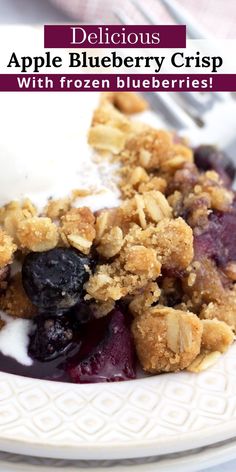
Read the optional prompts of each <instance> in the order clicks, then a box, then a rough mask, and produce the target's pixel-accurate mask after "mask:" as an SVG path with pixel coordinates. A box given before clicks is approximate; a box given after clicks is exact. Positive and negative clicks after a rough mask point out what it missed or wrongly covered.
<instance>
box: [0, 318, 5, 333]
mask: <svg viewBox="0 0 236 472" xmlns="http://www.w3.org/2000/svg"><path fill="white" fill-rule="evenodd" d="M5 324H6V323H5V321H4V320H2V319H1V318H0V330H1V329H2V328H3V327H4V326H5Z"/></svg>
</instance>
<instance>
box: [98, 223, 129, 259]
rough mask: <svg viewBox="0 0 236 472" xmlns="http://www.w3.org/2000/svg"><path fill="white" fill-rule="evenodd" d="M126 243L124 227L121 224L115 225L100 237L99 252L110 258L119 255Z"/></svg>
mask: <svg viewBox="0 0 236 472" xmlns="http://www.w3.org/2000/svg"><path fill="white" fill-rule="evenodd" d="M123 244H124V237H123V232H122V229H121V228H119V226H114V227H113V228H111V229H110V230H109V231H107V232H106V233H105V234H103V236H102V237H101V238H100V242H99V245H98V246H97V247H96V250H97V252H98V254H100V255H101V256H103V257H105V259H110V258H111V257H114V256H117V254H119V252H120V251H121V249H122V246H123Z"/></svg>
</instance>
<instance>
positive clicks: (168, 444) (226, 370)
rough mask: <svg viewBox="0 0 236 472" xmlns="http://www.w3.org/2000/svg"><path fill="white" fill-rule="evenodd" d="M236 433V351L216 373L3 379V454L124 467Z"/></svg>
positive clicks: (0, 419) (0, 385)
mask: <svg viewBox="0 0 236 472" xmlns="http://www.w3.org/2000/svg"><path fill="white" fill-rule="evenodd" d="M235 431H236V345H234V346H233V347H232V348H231V349H230V350H229V351H228V353H227V354H225V355H223V356H222V357H221V358H220V360H219V361H218V362H217V364H216V365H215V366H214V367H212V368H211V369H209V370H207V371H205V372H203V373H201V374H192V373H187V372H182V373H178V374H166V375H160V376H155V377H150V378H146V379H138V380H134V381H130V382H123V383H122V382H121V383H115V384H93V385H74V384H66V383H59V382H49V381H41V380H34V379H27V378H23V377H18V376H14V375H10V374H4V373H1V374H0V449H1V450H3V451H8V452H14V453H21V454H26V455H35V456H44V457H45V456H46V457H52V458H57V459H59V458H63V459H90V460H91V459H100V460H102V459H124V458H128V457H129V458H134V457H144V456H153V455H162V454H167V453H174V452H180V451H185V450H187V449H193V448H198V447H201V446H205V445H208V444H214V443H215V442H217V441H222V440H225V439H228V438H232V437H233V436H234V435H235Z"/></svg>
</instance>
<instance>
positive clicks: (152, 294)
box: [129, 282, 161, 316]
mask: <svg viewBox="0 0 236 472" xmlns="http://www.w3.org/2000/svg"><path fill="white" fill-rule="evenodd" d="M160 295H161V290H160V288H159V287H158V285H157V283H156V282H149V283H148V284H147V285H146V286H145V287H144V288H143V289H142V290H141V291H140V293H138V294H137V295H135V296H134V297H133V298H132V300H131V302H130V303H129V310H130V312H131V313H132V315H133V316H137V315H142V313H144V312H145V311H146V310H147V309H148V308H150V307H151V306H152V305H154V304H156V303H157V301H158V300H159V298H160Z"/></svg>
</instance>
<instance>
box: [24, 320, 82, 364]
mask: <svg viewBox="0 0 236 472" xmlns="http://www.w3.org/2000/svg"><path fill="white" fill-rule="evenodd" d="M72 339H73V322H72V320H71V319H70V318H69V317H68V316H67V315H61V316H52V317H45V316H37V317H36V318H35V320H34V332H33V334H32V335H31V337H30V343H29V348H28V351H29V355H30V356H31V357H33V359H37V360H39V361H47V360H51V359H54V358H55V357H57V356H58V355H60V354H61V353H62V351H64V350H65V348H66V347H67V346H68V345H69V344H70V343H71V342H72Z"/></svg>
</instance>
